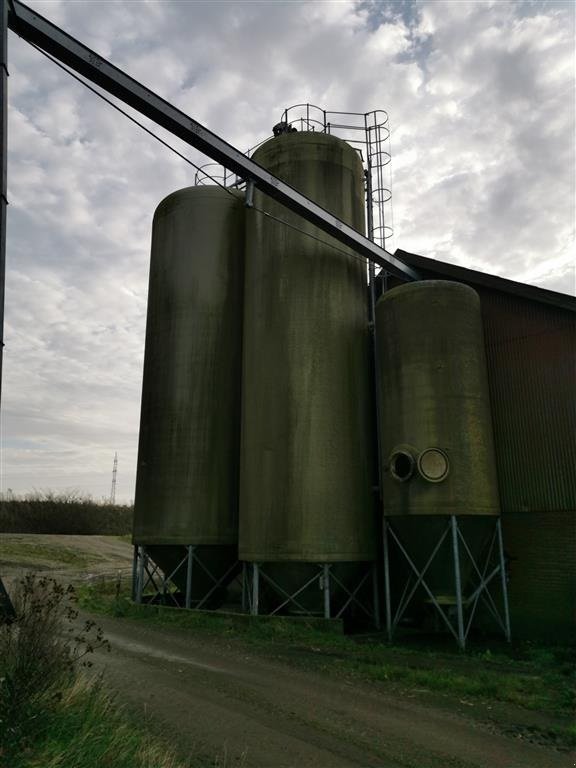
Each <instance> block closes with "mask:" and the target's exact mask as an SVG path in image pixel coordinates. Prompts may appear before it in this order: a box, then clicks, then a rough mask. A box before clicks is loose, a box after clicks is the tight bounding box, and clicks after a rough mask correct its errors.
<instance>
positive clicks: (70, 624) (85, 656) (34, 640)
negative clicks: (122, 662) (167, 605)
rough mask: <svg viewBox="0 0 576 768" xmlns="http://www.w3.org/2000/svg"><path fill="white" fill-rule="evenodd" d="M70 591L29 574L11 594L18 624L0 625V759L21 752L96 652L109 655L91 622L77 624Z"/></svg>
mask: <svg viewBox="0 0 576 768" xmlns="http://www.w3.org/2000/svg"><path fill="white" fill-rule="evenodd" d="M75 606H76V594H75V590H74V587H72V586H71V585H70V586H67V587H64V586H63V585H61V584H60V583H58V582H57V581H55V580H54V579H48V578H46V577H43V576H37V575H36V574H33V573H30V574H27V575H26V576H25V577H24V578H23V579H22V580H21V581H20V582H19V583H18V585H17V589H16V591H15V595H14V607H15V609H16V619H14V620H12V621H10V622H6V623H4V624H2V625H0V756H6V754H7V753H8V751H12V750H20V749H22V748H24V747H25V743H26V740H27V737H28V736H30V735H31V734H32V732H34V730H36V729H37V728H38V727H39V725H40V719H41V718H40V715H41V713H42V712H43V711H44V710H45V709H46V708H47V707H48V708H49V705H50V702H51V701H54V700H55V699H56V700H57V699H59V698H61V696H62V692H63V691H64V690H65V689H66V688H67V687H68V686H69V685H71V684H72V683H73V681H74V679H75V677H76V675H77V671H78V669H79V667H82V666H91V662H90V660H89V655H90V654H91V653H93V651H94V650H95V649H96V648H98V647H105V648H107V649H108V650H109V644H108V641H107V640H105V639H104V637H103V634H102V630H101V629H100V628H99V627H98V626H97V625H96V624H95V622H93V621H90V620H89V621H85V622H78V611H77V610H76V607H75Z"/></svg>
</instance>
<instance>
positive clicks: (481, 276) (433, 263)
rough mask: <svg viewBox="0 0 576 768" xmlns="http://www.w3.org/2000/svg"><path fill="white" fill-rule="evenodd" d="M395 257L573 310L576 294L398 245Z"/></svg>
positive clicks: (430, 270)
mask: <svg viewBox="0 0 576 768" xmlns="http://www.w3.org/2000/svg"><path fill="white" fill-rule="evenodd" d="M394 255H395V256H396V258H397V259H400V260H401V261H403V262H405V263H406V264H408V265H409V266H411V267H415V268H416V269H418V270H424V271H426V272H435V273H438V275H440V276H441V277H444V278H451V279H452V280H460V281H462V282H466V283H469V284H470V285H478V286H484V287H486V288H491V289H493V290H495V291H501V292H502V293H510V294H513V295H515V296H522V297H523V298H525V299H531V300H532V301H538V302H542V303H544V304H553V305H554V306H556V307H562V308H563V309H568V310H570V311H572V312H576V297H575V296H570V295H568V294H566V293H558V292H557V291H549V290H547V289H546V288H537V287H536V286H534V285H527V284H526V283H518V282H516V281H515V280H508V279H506V278H504V277H497V276H496V275H490V274H488V273H486V272H478V271H477V270H475V269H467V268H466V267H460V266H457V265H456V264H448V263H447V262H445V261H437V260H436V259H428V258H426V257H425V256H419V255H418V254H416V253H410V252H409V251H403V250H402V249H401V248H398V250H397V251H396V253H395V254H394Z"/></svg>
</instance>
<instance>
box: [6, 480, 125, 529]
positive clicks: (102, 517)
mask: <svg viewBox="0 0 576 768" xmlns="http://www.w3.org/2000/svg"><path fill="white" fill-rule="evenodd" d="M133 514H134V508H133V506H128V505H122V504H106V503H98V502H96V501H94V500H93V499H92V498H90V497H89V496H84V495H82V494H80V493H79V492H77V491H69V492H68V493H54V492H53V491H40V492H35V493H32V494H28V495H27V496H25V497H22V498H21V497H17V496H12V495H10V496H8V497H6V498H3V499H0V532H1V533H53V534H60V535H64V534H77V535H78V534H80V535H82V534H86V535H89V534H92V535H94V534H99V535H108V536H124V535H127V534H129V533H131V531H132V517H133Z"/></svg>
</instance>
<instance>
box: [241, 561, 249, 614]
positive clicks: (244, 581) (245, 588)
mask: <svg viewBox="0 0 576 768" xmlns="http://www.w3.org/2000/svg"><path fill="white" fill-rule="evenodd" d="M248 602H249V600H248V564H247V563H242V610H243V611H244V612H246V610H247V609H248Z"/></svg>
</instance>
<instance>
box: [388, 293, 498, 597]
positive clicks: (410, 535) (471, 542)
mask: <svg viewBox="0 0 576 768" xmlns="http://www.w3.org/2000/svg"><path fill="white" fill-rule="evenodd" d="M376 344H377V350H378V355H377V357H378V366H379V377H378V378H379V391H378V397H379V413H380V440H381V460H382V498H383V512H384V515H385V516H387V518H388V519H389V520H390V521H391V522H392V525H393V527H394V529H395V531H396V532H397V533H398V534H399V535H400V538H401V539H402V541H403V543H404V546H405V547H406V550H407V551H408V553H409V555H410V557H411V558H412V559H413V561H414V562H415V563H416V564H417V565H418V567H419V568H422V567H423V566H424V565H425V563H426V561H427V559H428V556H429V555H430V554H431V551H432V548H433V546H434V544H435V542H436V541H437V540H438V538H439V536H440V534H441V532H442V531H443V530H444V529H445V528H446V525H447V523H448V522H449V517H450V516H458V519H459V525H460V528H461V531H462V532H463V534H464V536H465V538H466V540H467V544H468V546H469V547H470V550H471V553H472V555H473V556H474V557H475V559H476V558H477V557H478V555H479V554H480V553H481V551H482V549H483V548H484V547H485V546H486V536H487V533H488V531H489V530H490V529H491V523H493V521H494V519H495V516H497V515H498V514H499V498H498V485H497V478H496V469H495V461H494V448H493V437H492V418H491V412H490V400H489V393H488V383H487V372H486V362H485V352H484V341H483V330H482V318H481V312H480V300H479V297H478V295H477V293H476V292H475V291H474V290H473V289H472V288H470V287H468V286H465V285H462V284H460V283H454V282H448V281H434V280H428V281H421V282H416V283H411V284H409V285H404V286H401V287H398V288H394V289H393V290H390V291H388V292H387V293H385V294H384V295H383V296H382V297H381V298H380V299H379V301H378V304H377V307H376ZM461 568H462V573H461V577H462V583H463V587H465V585H466V582H467V580H468V579H469V577H470V576H471V574H472V570H471V568H472V566H471V562H470V560H469V558H468V557H465V556H464V557H462V558H461ZM426 581H427V583H428V584H429V586H431V587H432V590H433V591H434V592H435V594H436V595H446V596H449V595H453V594H454V564H453V560H452V550H451V546H450V538H449V537H448V539H447V541H446V543H445V545H444V547H443V549H442V550H441V551H439V553H438V557H437V558H436V560H435V562H434V564H433V566H432V567H431V568H430V569H429V570H428V572H427V574H426ZM424 597H425V596H424Z"/></svg>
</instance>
